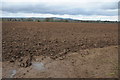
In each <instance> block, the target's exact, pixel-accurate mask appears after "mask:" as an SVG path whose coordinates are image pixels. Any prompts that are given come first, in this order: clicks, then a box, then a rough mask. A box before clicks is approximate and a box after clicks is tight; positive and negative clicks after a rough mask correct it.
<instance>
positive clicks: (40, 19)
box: [1, 17, 118, 23]
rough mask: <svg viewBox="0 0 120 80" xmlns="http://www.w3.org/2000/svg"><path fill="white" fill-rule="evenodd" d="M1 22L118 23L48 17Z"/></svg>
mask: <svg viewBox="0 0 120 80" xmlns="http://www.w3.org/2000/svg"><path fill="white" fill-rule="evenodd" d="M1 20H2V21H35V22H88V23H118V21H100V20H76V19H71V18H60V17H48V18H36V17H29V18H5V17H4V18H1Z"/></svg>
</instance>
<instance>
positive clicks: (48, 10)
mask: <svg viewBox="0 0 120 80" xmlns="http://www.w3.org/2000/svg"><path fill="white" fill-rule="evenodd" d="M118 1H119V0H2V9H0V12H2V16H0V17H62V18H72V19H79V20H110V21H117V20H118V17H117V16H118Z"/></svg>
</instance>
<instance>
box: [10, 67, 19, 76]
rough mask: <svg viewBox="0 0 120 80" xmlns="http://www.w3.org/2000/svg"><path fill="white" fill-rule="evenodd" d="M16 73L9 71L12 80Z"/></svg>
mask: <svg viewBox="0 0 120 80" xmlns="http://www.w3.org/2000/svg"><path fill="white" fill-rule="evenodd" d="M16 73H17V71H16V70H15V69H14V70H10V78H13V77H14V76H15V75H16Z"/></svg>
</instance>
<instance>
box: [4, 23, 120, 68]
mask: <svg viewBox="0 0 120 80" xmlns="http://www.w3.org/2000/svg"><path fill="white" fill-rule="evenodd" d="M117 37H118V26H117V24H115V23H114V24H111V23H64V22H3V23H2V56H3V57H2V59H3V61H10V62H15V61H18V62H20V64H19V65H20V66H22V67H28V66H30V65H31V61H32V60H33V59H34V58H33V57H34V56H41V55H42V56H43V58H46V57H50V58H51V59H53V60H55V59H57V58H59V57H62V56H65V55H66V54H70V53H72V52H78V51H80V50H85V49H92V48H103V47H107V46H116V45H117V44H118V38H117ZM81 54H82V53H81ZM26 57H27V58H26ZM25 59H26V62H25V63H23V62H22V61H24V60H25Z"/></svg>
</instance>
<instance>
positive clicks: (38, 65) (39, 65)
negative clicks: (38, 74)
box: [32, 62, 45, 71]
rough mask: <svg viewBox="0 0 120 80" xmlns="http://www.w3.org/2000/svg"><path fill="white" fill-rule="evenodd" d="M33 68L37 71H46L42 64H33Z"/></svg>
mask: <svg viewBox="0 0 120 80" xmlns="http://www.w3.org/2000/svg"><path fill="white" fill-rule="evenodd" d="M32 67H33V68H34V69H36V70H40V71H42V70H45V67H44V64H43V63H42V62H32Z"/></svg>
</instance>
